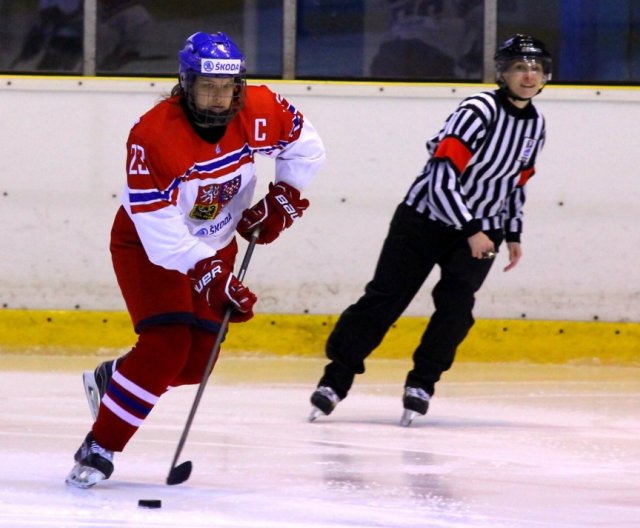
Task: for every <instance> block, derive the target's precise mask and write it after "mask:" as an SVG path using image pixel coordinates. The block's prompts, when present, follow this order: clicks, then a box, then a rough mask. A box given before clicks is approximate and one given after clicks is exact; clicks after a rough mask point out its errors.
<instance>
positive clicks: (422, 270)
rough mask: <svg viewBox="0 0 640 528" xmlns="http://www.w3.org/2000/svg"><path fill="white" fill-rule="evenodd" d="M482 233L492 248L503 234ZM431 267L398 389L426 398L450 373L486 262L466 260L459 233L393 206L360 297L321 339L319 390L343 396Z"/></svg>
mask: <svg viewBox="0 0 640 528" xmlns="http://www.w3.org/2000/svg"><path fill="white" fill-rule="evenodd" d="M486 234H487V235H488V236H489V237H490V238H491V239H492V240H493V242H494V244H495V247H496V249H497V248H498V246H499V245H500V243H501V242H502V239H503V233H502V232H501V231H491V232H488V233H486ZM436 264H437V265H438V266H439V267H440V269H441V275H440V280H439V281H438V283H437V284H436V285H435V287H434V289H433V292H432V296H433V301H434V305H435V312H434V313H433V315H432V316H431V318H430V320H429V324H428V325H427V328H426V330H425V332H424V334H423V335H422V339H421V342H420V344H419V345H418V347H417V348H416V349H415V351H414V353H413V370H411V371H410V372H409V373H408V375H407V379H406V383H405V385H406V386H411V387H420V388H422V389H424V390H425V391H426V392H427V393H429V394H431V395H433V392H434V385H435V383H436V382H437V381H438V380H439V379H440V375H441V374H442V373H443V372H444V371H446V370H448V369H449V368H450V367H451V365H452V364H453V360H454V357H455V353H456V349H457V348H458V345H460V343H461V342H462V341H463V339H464V338H465V337H466V335H467V333H468V332H469V329H470V328H471V327H472V326H473V323H474V319H473V315H472V310H473V305H474V302H475V293H476V292H477V291H478V290H479V289H480V287H481V286H482V283H483V282H484V280H485V278H486V277H487V274H488V273H489V270H490V269H491V265H492V264H493V260H492V259H476V258H473V257H472V256H471V250H470V248H469V244H468V242H467V238H466V237H465V236H464V235H463V234H462V232H461V231H459V230H456V229H453V228H451V227H447V226H445V225H444V224H440V223H438V222H434V221H432V220H429V219H427V218H426V216H424V215H421V214H420V213H418V212H416V211H415V210H413V209H411V208H410V207H408V206H407V205H405V204H401V205H400V206H398V208H397V209H396V212H395V214H394V216H393V218H392V220H391V224H390V227H389V232H388V234H387V238H386V240H385V241H384V245H383V246H382V251H381V253H380V257H379V260H378V264H377V266H376V270H375V273H374V276H373V279H372V280H371V282H369V283H368V284H367V285H366V287H365V293H364V295H363V296H362V297H361V298H360V299H359V300H358V301H357V302H356V303H355V304H353V305H351V306H349V307H348V308H347V309H346V310H345V311H344V312H343V313H342V315H341V316H340V318H339V319H338V322H337V323H336V326H335V328H334V330H333V331H332V333H331V335H330V336H329V339H328V340H327V345H326V354H327V357H328V358H329V359H330V360H331V362H330V363H329V364H328V365H327V366H326V367H325V371H324V375H323V377H322V378H321V379H320V382H319V385H328V386H330V387H332V388H333V389H334V390H335V392H336V394H337V395H338V396H339V397H340V398H341V399H342V398H345V397H346V396H347V393H348V392H349V389H350V388H351V385H352V383H353V379H354V377H355V375H356V374H362V373H363V372H364V371H365V366H364V360H365V359H366V358H367V357H368V356H369V354H371V352H373V350H374V349H375V348H376V347H377V346H378V345H379V344H380V343H381V341H382V339H383V338H384V336H385V334H386V333H387V331H388V330H389V328H390V327H391V325H392V324H393V323H394V322H395V321H396V320H397V319H398V318H399V317H400V315H402V313H403V312H404V311H405V310H406V308H407V306H408V305H409V303H410V302H411V301H412V299H413V298H414V297H415V295H416V294H417V293H418V290H419V289H420V287H421V286H422V284H423V283H424V281H425V280H426V279H427V277H428V276H429V273H431V271H432V270H433V268H434V266H435V265H436Z"/></svg>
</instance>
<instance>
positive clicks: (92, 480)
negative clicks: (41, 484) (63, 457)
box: [65, 462, 106, 489]
mask: <svg viewBox="0 0 640 528" xmlns="http://www.w3.org/2000/svg"><path fill="white" fill-rule="evenodd" d="M105 478H106V476H105V474H104V473H103V472H102V471H98V470H97V469H96V468H93V467H91V466H83V465H82V464H80V462H76V464H75V466H73V468H72V469H71V472H70V473H69V475H67V478H66V479H65V482H66V484H67V485H68V486H73V487H74V488H81V489H86V488H90V487H91V486H95V485H96V484H97V483H98V482H100V481H101V480H104V479H105Z"/></svg>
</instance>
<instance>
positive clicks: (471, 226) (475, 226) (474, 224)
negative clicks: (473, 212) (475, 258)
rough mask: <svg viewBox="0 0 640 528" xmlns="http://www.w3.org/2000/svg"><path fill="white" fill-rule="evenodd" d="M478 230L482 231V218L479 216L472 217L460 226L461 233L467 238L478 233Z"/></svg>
mask: <svg viewBox="0 0 640 528" xmlns="http://www.w3.org/2000/svg"><path fill="white" fill-rule="evenodd" d="M480 231H482V220H480V219H479V218H474V219H473V220H471V221H470V222H467V223H466V224H464V225H463V226H462V233H463V234H464V236H466V237H467V238H469V237H470V236H473V235H475V234H476V233H479V232H480Z"/></svg>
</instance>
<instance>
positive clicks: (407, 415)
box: [400, 409, 418, 427]
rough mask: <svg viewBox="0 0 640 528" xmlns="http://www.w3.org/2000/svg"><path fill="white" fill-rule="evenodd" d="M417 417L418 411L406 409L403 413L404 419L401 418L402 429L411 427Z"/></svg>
mask: <svg viewBox="0 0 640 528" xmlns="http://www.w3.org/2000/svg"><path fill="white" fill-rule="evenodd" d="M416 416H418V413H417V412H416V411H411V410H409V409H405V410H404V411H403V413H402V418H400V425H401V426H402V427H409V426H410V425H411V422H413V419H414V418H415V417H416Z"/></svg>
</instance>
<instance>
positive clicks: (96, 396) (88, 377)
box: [82, 358, 123, 422]
mask: <svg viewBox="0 0 640 528" xmlns="http://www.w3.org/2000/svg"><path fill="white" fill-rule="evenodd" d="M122 359H123V358H118V359H114V360H111V361H105V362H104V363H100V364H99V365H98V366H97V367H96V369H95V370H94V371H93V372H92V371H90V370H88V371H86V372H83V373H82V383H83V384H84V393H85V395H86V396H87V402H88V403H89V411H90V412H91V417H92V418H93V421H94V422H95V420H96V418H97V417H98V409H100V401H101V400H102V397H103V396H104V393H105V392H107V386H108V385H109V381H111V376H113V373H114V372H115V370H116V367H117V366H118V363H120V361H121V360H122Z"/></svg>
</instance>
